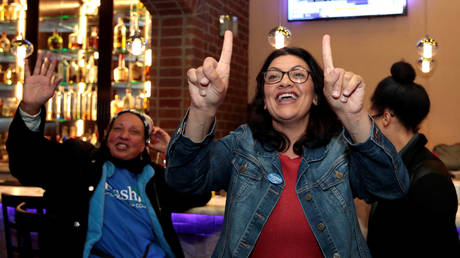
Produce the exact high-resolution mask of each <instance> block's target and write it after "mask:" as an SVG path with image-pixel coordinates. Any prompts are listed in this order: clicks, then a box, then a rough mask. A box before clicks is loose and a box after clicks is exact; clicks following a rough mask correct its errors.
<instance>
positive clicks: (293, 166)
mask: <svg viewBox="0 0 460 258" xmlns="http://www.w3.org/2000/svg"><path fill="white" fill-rule="evenodd" d="M279 157H280V160H281V168H282V171H283V177H284V181H285V187H284V190H283V191H282V192H281V196H280V199H279V200H278V203H277V204H276V206H275V208H274V209H273V211H272V213H271V215H270V217H269V218H268V220H267V222H266V223H265V225H264V228H263V229H262V232H261V234H260V236H259V239H258V240H257V243H256V246H255V247H254V250H253V251H252V254H251V258H255V257H261V258H266V257H271V258H272V257H283V258H284V257H289V258H296V257H312V258H313V257H314V258H316V257H323V255H322V253H321V249H320V248H319V246H318V243H317V242H316V238H315V236H314V235H313V232H312V231H311V228H310V225H309V224H308V222H307V219H306V217H305V214H304V213H303V210H302V207H301V206H300V201H299V200H298V198H297V194H296V191H295V185H296V181H297V171H298V170H299V165H300V161H301V160H302V157H298V158H294V159H290V158H289V157H288V156H285V155H282V154H279Z"/></svg>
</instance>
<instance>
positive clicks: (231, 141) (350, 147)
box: [166, 118, 409, 258]
mask: <svg viewBox="0 0 460 258" xmlns="http://www.w3.org/2000/svg"><path fill="white" fill-rule="evenodd" d="M185 119H186V118H185ZM185 119H184V120H183V121H182V122H181V124H180V125H179V127H178V129H177V130H176V132H175V133H174V135H173V137H172V139H171V141H170V145H169V148H168V152H167V172H166V173H167V174H166V180H167V183H168V184H170V186H171V187H173V188H176V189H177V190H181V191H187V192H189V191H190V192H206V191H210V190H220V189H225V190H226V191H227V200H226V205H225V218H224V223H223V228H222V232H221V235H220V239H219V241H218V243H217V246H216V249H215V250H214V253H213V257H249V256H250V254H251V252H252V250H253V248H254V246H255V244H256V242H257V239H258V237H259V234H260V233H261V231H262V228H263V226H264V224H265V222H266V221H267V219H268V218H269V216H270V213H271V211H272V210H273V208H274V207H275V205H276V203H277V202H278V199H279V197H280V194H281V192H282V191H283V188H284V186H285V185H284V180H283V173H282V170H281V163H280V159H279V156H278V152H277V151H273V152H269V151H266V150H265V149H264V148H263V147H262V145H261V144H260V142H258V141H257V140H255V139H254V138H253V136H252V133H251V130H250V128H249V127H248V126H247V125H242V126H240V127H239V128H237V129H236V130H235V131H233V132H231V133H230V134H229V135H227V136H226V137H224V138H222V139H220V140H218V141H217V142H216V143H215V144H213V143H212V139H213V136H214V125H213V128H212V129H211V133H210V134H209V135H207V136H206V138H205V139H204V140H203V141H202V142H201V143H193V142H192V141H191V140H190V139H189V138H187V137H185V136H183V131H184V130H185V129H186V128H185V126H186V123H185V122H186V120H185ZM408 186H409V178H408V175H407V170H406V168H405V166H404V164H403V163H402V161H401V159H400V157H399V155H398V153H397V152H396V150H395V149H394V147H393V145H392V144H391V143H390V142H389V140H388V139H387V138H385V137H384V135H383V134H382V133H381V132H380V130H379V129H378V127H377V126H376V125H375V123H372V127H371V135H370V137H369V139H368V140H367V141H366V142H364V143H359V144H353V143H352V141H351V140H350V137H349V135H348V133H347V132H346V131H343V132H342V134H340V135H339V136H337V137H335V138H333V139H332V140H331V141H330V142H329V144H327V145H326V146H323V147H319V148H316V149H307V148H305V150H304V153H303V156H302V161H301V163H300V166H299V170H298V175H297V184H296V192H297V196H298V199H299V201H300V204H301V207H302V209H303V211H304V214H305V216H306V218H307V221H308V222H309V224H310V227H311V229H312V231H313V233H314V235H315V237H316V240H317V242H318V244H319V246H320V248H321V250H322V253H323V255H324V257H334V258H338V257H353V258H354V257H370V256H371V255H370V253H369V250H368V248H367V245H366V242H365V240H364V238H363V235H362V233H361V230H360V227H359V224H358V220H357V217H356V211H355V206H354V202H353V198H354V197H359V198H361V199H364V200H366V201H367V202H371V201H373V200H376V199H379V198H382V199H395V198H400V197H402V196H403V195H404V194H405V193H406V192H407V189H408Z"/></svg>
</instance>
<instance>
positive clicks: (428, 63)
mask: <svg viewBox="0 0 460 258" xmlns="http://www.w3.org/2000/svg"><path fill="white" fill-rule="evenodd" d="M417 64H418V67H419V69H420V70H421V71H422V73H430V72H432V71H433V69H434V67H435V63H434V60H433V59H432V58H425V57H420V58H419V59H418V60H417Z"/></svg>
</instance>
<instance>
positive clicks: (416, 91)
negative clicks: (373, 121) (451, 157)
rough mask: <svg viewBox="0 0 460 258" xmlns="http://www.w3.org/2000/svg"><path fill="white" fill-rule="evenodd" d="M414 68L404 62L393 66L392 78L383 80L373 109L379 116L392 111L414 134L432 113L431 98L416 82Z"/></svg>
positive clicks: (374, 96) (379, 85) (373, 97)
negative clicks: (386, 110) (387, 110)
mask: <svg viewBox="0 0 460 258" xmlns="http://www.w3.org/2000/svg"><path fill="white" fill-rule="evenodd" d="M415 76H416V74H415V70H414V68H413V67H412V66H411V65H410V64H408V63H406V62H403V61H400V62H396V63H394V64H393V65H392V66H391V76H388V77H386V78H385V79H383V80H382V81H381V82H380V83H379V84H378V85H377V88H376V89H375V91H374V94H373V95H372V98H371V102H372V107H371V109H372V110H373V111H374V112H376V114H377V115H380V114H383V112H384V111H385V109H386V108H388V109H390V110H391V111H392V112H393V113H394V115H395V116H396V117H397V118H398V120H399V121H400V122H401V124H402V125H403V126H404V127H405V128H406V129H409V130H412V131H413V132H417V131H418V130H419V126H420V123H421V122H422V121H423V120H424V119H425V118H426V116H427V115H428V112H430V98H429V97H428V94H427V93H426V91H425V89H424V88H423V87H422V86H421V85H419V84H417V83H415V82H414V79H415Z"/></svg>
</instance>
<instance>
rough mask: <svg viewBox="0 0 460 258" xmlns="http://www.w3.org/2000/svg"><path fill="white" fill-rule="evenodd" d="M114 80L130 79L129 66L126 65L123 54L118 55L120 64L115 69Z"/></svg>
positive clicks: (123, 80) (125, 80)
mask: <svg viewBox="0 0 460 258" xmlns="http://www.w3.org/2000/svg"><path fill="white" fill-rule="evenodd" d="M113 80H114V81H115V82H127V81H128V68H126V66H125V60H124V59H123V55H122V54H119V55H118V66H117V67H116V68H115V69H114V70H113Z"/></svg>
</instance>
